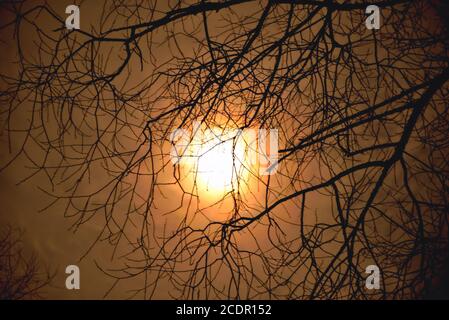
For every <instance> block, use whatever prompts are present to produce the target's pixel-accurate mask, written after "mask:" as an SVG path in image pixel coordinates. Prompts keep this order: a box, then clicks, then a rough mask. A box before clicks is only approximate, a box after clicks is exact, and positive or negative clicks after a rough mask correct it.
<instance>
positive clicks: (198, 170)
mask: <svg viewBox="0 0 449 320" xmlns="http://www.w3.org/2000/svg"><path fill="white" fill-rule="evenodd" d="M180 138H181V139H180V140H179V139H178V141H177V150H176V154H177V155H178V156H182V161H180V164H181V166H182V168H183V171H184V173H185V174H186V175H188V176H189V177H190V178H191V180H192V181H193V182H194V183H195V185H196V188H197V190H198V191H199V192H206V193H213V194H222V193H226V192H229V191H231V190H233V189H234V190H235V189H236V188H237V186H238V183H240V182H242V181H247V180H248V176H249V173H250V170H251V168H252V164H251V163H250V161H249V153H250V152H249V151H250V150H249V148H248V145H247V143H246V141H245V139H244V138H243V136H240V135H239V134H238V131H237V130H223V129H222V128H219V127H213V128H203V127H201V126H198V127H197V128H195V129H194V133H193V135H192V134H186V132H182V134H181V137H180Z"/></svg>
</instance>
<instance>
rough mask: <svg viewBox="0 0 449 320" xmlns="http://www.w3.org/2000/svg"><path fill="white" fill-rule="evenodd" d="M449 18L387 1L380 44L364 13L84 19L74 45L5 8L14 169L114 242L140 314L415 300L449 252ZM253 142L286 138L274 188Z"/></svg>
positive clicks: (286, 5) (6, 107) (255, 11)
mask: <svg viewBox="0 0 449 320" xmlns="http://www.w3.org/2000/svg"><path fill="white" fill-rule="evenodd" d="M162 2H163V3H162ZM442 3H443V1H441V4H440V2H439V1H420V0H415V1H403V0H379V1H376V2H375V4H376V5H377V6H378V7H379V8H380V10H381V12H382V20H381V26H380V29H379V30H368V29H367V28H366V26H365V19H366V15H365V8H366V6H367V5H368V3H367V2H365V1H351V2H350V1H312V0H292V1H287V0H270V1H249V0H223V1H218V0H217V1H196V2H195V1H185V0H179V1H167V2H165V1H161V3H160V2H156V1H104V2H103V3H102V5H99V2H97V1H96V2H95V4H89V3H88V2H81V3H80V4H79V5H80V9H81V27H80V29H78V30H76V29H75V30H67V28H65V17H66V16H65V14H64V8H62V7H59V6H60V4H58V3H57V2H56V1H46V2H42V3H38V2H36V1H23V2H12V3H9V4H4V5H2V10H3V16H4V17H7V19H3V20H2V21H3V24H2V25H1V27H0V30H1V33H2V38H4V39H6V40H3V41H2V43H1V46H2V47H5V46H7V47H8V48H9V49H8V50H10V51H11V50H13V52H14V62H13V63H12V64H11V65H10V67H9V68H6V69H5V70H2V71H1V73H0V75H1V78H0V101H1V111H0V112H1V116H0V117H1V118H0V120H1V127H0V128H1V129H0V130H1V133H2V138H3V139H6V140H7V141H8V143H9V146H10V149H9V157H8V159H2V160H3V161H2V170H8V168H9V167H10V166H11V164H14V163H16V162H17V161H19V160H20V161H26V163H27V165H28V168H29V169H27V171H26V172H27V173H29V174H28V176H27V177H26V179H25V180H23V181H20V182H23V183H27V182H29V181H35V183H37V184H38V186H39V187H40V189H41V190H42V191H43V192H44V193H45V194H46V197H48V199H49V205H48V207H46V208H43V210H55V209H54V208H55V207H56V208H58V210H61V211H62V212H63V213H64V215H65V216H67V217H70V219H72V221H74V224H73V229H74V230H77V229H79V228H82V227H83V226H84V225H85V224H89V223H94V224H95V225H96V226H101V229H100V231H99V232H98V235H96V241H95V243H94V244H93V245H91V246H90V245H89V246H88V247H86V255H88V254H89V252H90V250H91V249H92V248H93V247H95V246H96V245H98V243H99V242H106V243H109V244H110V247H111V250H112V251H113V253H112V254H113V258H114V264H115V265H114V266H108V265H104V264H102V265H99V267H100V268H101V269H102V270H103V271H104V272H105V273H106V274H107V275H109V276H111V277H113V278H114V279H115V280H114V281H115V282H114V286H115V284H117V283H119V282H120V283H128V284H129V286H130V287H131V288H132V291H131V296H132V297H134V296H136V297H142V298H147V299H150V298H158V297H172V298H187V299H212V298H215V299H235V298H247V299H261V298H265V299H329V298H332V299H376V298H416V297H421V296H423V295H425V294H426V292H427V291H428V290H430V289H431V286H432V283H434V281H437V279H438V272H439V271H440V270H441V268H442V267H443V265H444V263H445V261H446V260H445V259H446V258H447V257H446V256H447V255H446V256H445V255H444V254H442V253H444V252H446V251H447V245H448V213H449V201H448V200H449V196H448V194H449V188H448V181H449V180H448V175H449V163H448V157H447V151H448V148H449V144H448V139H447V134H448V132H449V118H448V108H449V104H448V101H449V100H448V78H449V60H448V49H449V41H448V40H449V39H448V34H449V33H448V25H447V21H449V17H448V16H447V12H448V11H449V10H444V5H443V4H442ZM371 4H372V3H371ZM90 6H91V7H90ZM446 9H447V8H446ZM444 15H446V16H444ZM6 34H8V35H9V36H8V37H6V36H3V35H6ZM2 50H3V49H2ZM179 129H182V130H184V131H183V132H187V133H188V135H187V136H188V137H189V138H188V139H187V140H186V141H187V142H188V143H187V144H186V148H184V149H182V153H183V159H185V161H173V157H172V155H173V154H172V152H173V148H174V144H175V143H176V141H174V140H173V136H174V135H173V133H174V132H175V131H176V130H179ZM245 130H246V131H245ZM248 130H266V132H268V131H269V130H277V133H278V137H279V141H278V144H279V150H278V162H277V168H276V172H275V173H274V174H270V175H266V174H261V170H260V167H261V166H262V162H261V161H259V160H258V161H248V158H252V159H253V158H254V157H255V156H257V154H258V150H257V148H253V147H252V146H251V144H250V143H248V141H246V140H245V139H238V137H237V136H236V134H235V132H248ZM198 132H202V133H204V132H208V133H207V134H202V135H201V136H202V139H203V140H201V139H200V140H199V139H197V135H196V133H198ZM189 134H190V135H189ZM217 139H218V140H217ZM209 141H215V142H213V143H211V144H210V143H209ZM217 141H218V142H217ZM218 145H220V146H221V147H222V148H221V149H220V150H221V151H220V152H221V153H218V154H217V146H218ZM205 146H207V147H206V148H205ZM224 146H226V147H224ZM176 151H178V150H176ZM259 151H260V150H259ZM217 170H218V171H217ZM62 212H61V214H62ZM368 265H376V266H378V267H379V269H380V271H381V281H380V284H381V288H380V290H374V291H370V290H367V289H366V288H365V282H364V279H365V274H364V272H365V267H366V266H368ZM115 288H116V287H113V288H111V290H114V289H115Z"/></svg>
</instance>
